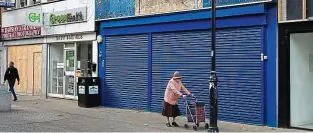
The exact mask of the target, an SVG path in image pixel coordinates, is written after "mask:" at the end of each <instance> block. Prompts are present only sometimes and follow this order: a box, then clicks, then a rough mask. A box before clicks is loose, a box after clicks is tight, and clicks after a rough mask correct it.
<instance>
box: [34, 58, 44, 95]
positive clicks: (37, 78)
mask: <svg viewBox="0 0 313 133" xmlns="http://www.w3.org/2000/svg"><path fill="white" fill-rule="evenodd" d="M33 56H34V65H33V68H34V79H33V80H34V87H33V88H34V92H33V95H36V96H38V95H40V94H41V68H42V67H41V65H42V53H34V55H33Z"/></svg>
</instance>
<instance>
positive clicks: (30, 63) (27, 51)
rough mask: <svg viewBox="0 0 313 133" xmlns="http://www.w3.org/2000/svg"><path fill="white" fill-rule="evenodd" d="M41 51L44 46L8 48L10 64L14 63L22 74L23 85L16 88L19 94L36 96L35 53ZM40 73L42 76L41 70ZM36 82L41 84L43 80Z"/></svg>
mask: <svg viewBox="0 0 313 133" xmlns="http://www.w3.org/2000/svg"><path fill="white" fill-rule="evenodd" d="M41 51H42V45H23V46H10V47H8V62H10V61H13V62H14V63H15V67H16V68H17V69H18V71H19V74H20V79H21V83H20V85H19V86H18V85H17V84H16V87H15V91H16V92H17V93H18V94H27V95H34V53H41ZM37 56H38V55H37ZM36 58H38V57H36ZM40 62H41V60H40ZM40 68H41V66H40ZM39 73H40V74H41V70H40V72H39ZM36 80H38V79H36ZM36 82H41V79H40V81H36Z"/></svg>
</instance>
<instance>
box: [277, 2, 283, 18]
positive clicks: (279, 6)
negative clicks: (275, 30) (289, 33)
mask: <svg viewBox="0 0 313 133" xmlns="http://www.w3.org/2000/svg"><path fill="white" fill-rule="evenodd" d="M282 9H283V8H282V0H278V13H277V17H278V22H280V21H281V20H282V17H281V16H282Z"/></svg>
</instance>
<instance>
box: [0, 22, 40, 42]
mask: <svg viewBox="0 0 313 133" xmlns="http://www.w3.org/2000/svg"><path fill="white" fill-rule="evenodd" d="M1 34H2V39H4V40H6V39H18V38H27V37H35V36H40V35H41V27H40V26H26V25H16V26H10V27H2V28H1Z"/></svg>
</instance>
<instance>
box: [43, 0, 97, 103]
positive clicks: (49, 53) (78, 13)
mask: <svg viewBox="0 0 313 133" xmlns="http://www.w3.org/2000/svg"><path fill="white" fill-rule="evenodd" d="M55 5H66V6H65V8H64V6H55ZM42 8H43V11H44V12H45V14H44V18H43V21H44V22H45V23H44V29H45V31H44V33H43V35H44V36H45V43H46V46H45V47H46V49H47V50H46V52H45V55H46V56H45V57H44V58H45V59H46V62H45V64H46V69H45V73H46V75H45V80H44V81H45V82H44V84H45V86H46V88H47V89H46V90H45V92H46V94H47V96H48V97H57V98H66V99H77V98H78V97H77V89H76V88H77V87H76V85H77V80H78V77H92V76H97V75H98V74H97V67H96V66H97V63H98V59H97V56H98V55H97V53H98V44H97V42H96V36H97V35H96V33H95V22H94V2H91V3H90V4H85V3H81V2H79V1H76V0H66V1H59V2H55V3H51V4H46V5H42Z"/></svg>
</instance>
